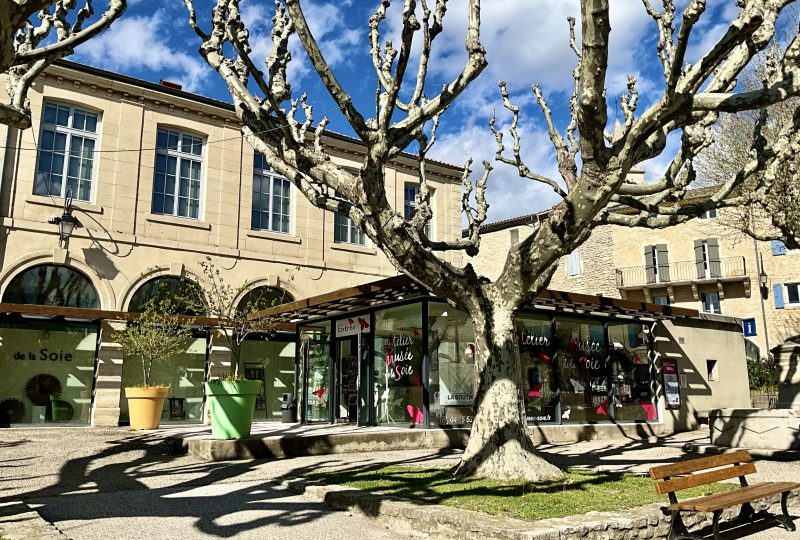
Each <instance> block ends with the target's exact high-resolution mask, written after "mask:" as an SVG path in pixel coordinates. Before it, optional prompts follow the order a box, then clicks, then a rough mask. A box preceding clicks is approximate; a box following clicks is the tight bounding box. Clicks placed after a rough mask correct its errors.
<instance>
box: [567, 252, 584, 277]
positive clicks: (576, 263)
mask: <svg viewBox="0 0 800 540" xmlns="http://www.w3.org/2000/svg"><path fill="white" fill-rule="evenodd" d="M570 260H572V262H571V263H570ZM564 266H565V268H566V271H567V276H569V277H577V276H580V275H581V273H582V270H583V268H582V264H581V254H580V252H579V251H573V252H572V253H570V254H569V255H567V256H566V258H565V259H564ZM570 266H572V268H573V269H574V270H575V272H574V273H571V272H570V271H569V270H570Z"/></svg>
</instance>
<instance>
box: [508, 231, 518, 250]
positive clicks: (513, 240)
mask: <svg viewBox="0 0 800 540" xmlns="http://www.w3.org/2000/svg"><path fill="white" fill-rule="evenodd" d="M509 238H510V239H511V245H512V246H516V245H517V244H519V229H511V230H510V231H509Z"/></svg>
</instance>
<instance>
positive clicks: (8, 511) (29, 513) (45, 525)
mask: <svg viewBox="0 0 800 540" xmlns="http://www.w3.org/2000/svg"><path fill="white" fill-rule="evenodd" d="M0 532H1V533H2V534H3V537H4V538H8V540H69V539H68V538H67V536H65V535H64V534H62V533H61V531H59V530H58V529H56V528H55V526H54V525H53V524H52V523H49V522H47V521H45V519H44V518H42V516H40V515H39V513H38V512H36V511H35V510H32V509H31V508H30V507H29V506H28V505H27V504H25V503H23V502H16V501H15V502H9V503H0Z"/></svg>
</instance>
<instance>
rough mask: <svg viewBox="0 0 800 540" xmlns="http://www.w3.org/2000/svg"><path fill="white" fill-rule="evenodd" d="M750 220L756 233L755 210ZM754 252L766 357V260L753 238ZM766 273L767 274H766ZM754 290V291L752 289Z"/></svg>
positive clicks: (767, 341) (767, 342)
mask: <svg viewBox="0 0 800 540" xmlns="http://www.w3.org/2000/svg"><path fill="white" fill-rule="evenodd" d="M748 214H750V215H749V218H750V227H751V228H752V229H753V231H755V220H754V219H753V210H752V209H750V210H749V211H748ZM753 251H755V255H756V282H757V283H758V301H759V304H760V305H761V321H762V322H763V323H764V346H765V348H766V351H765V357H768V356H769V328H768V327H767V309H766V307H765V306H764V296H765V294H764V292H765V291H764V290H763V288H762V287H761V273H762V272H764V259H763V258H762V257H761V253H759V251H758V240H757V239H756V238H755V237H754V238H753ZM764 273H766V272H764ZM751 290H752V289H751Z"/></svg>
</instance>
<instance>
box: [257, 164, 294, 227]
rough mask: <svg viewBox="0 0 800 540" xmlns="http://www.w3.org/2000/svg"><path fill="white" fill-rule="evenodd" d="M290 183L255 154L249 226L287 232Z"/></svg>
mask: <svg viewBox="0 0 800 540" xmlns="http://www.w3.org/2000/svg"><path fill="white" fill-rule="evenodd" d="M290 187H291V184H290V182H289V181H288V180H287V179H286V178H283V177H282V176H278V175H276V174H275V173H274V172H272V168H271V167H270V166H269V163H267V159H266V158H265V157H264V156H263V155H262V154H256V155H255V159H254V160H253V212H252V222H251V225H250V226H251V227H252V228H253V229H256V230H265V231H274V232H281V233H288V232H289V212H290V210H289V209H290V208H291V204H290V203H291V189H290Z"/></svg>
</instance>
